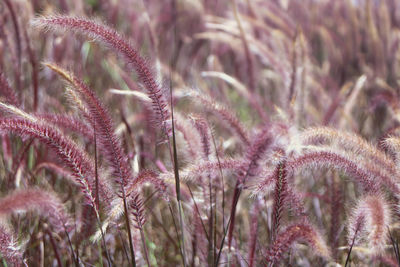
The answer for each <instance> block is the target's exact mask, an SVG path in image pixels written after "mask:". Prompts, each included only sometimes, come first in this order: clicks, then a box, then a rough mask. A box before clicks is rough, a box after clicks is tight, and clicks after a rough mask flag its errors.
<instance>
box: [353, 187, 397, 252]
mask: <svg viewBox="0 0 400 267" xmlns="http://www.w3.org/2000/svg"><path fill="white" fill-rule="evenodd" d="M390 220H391V214H390V207H389V205H388V204H387V203H386V200H385V198H384V197H383V196H381V195H369V196H366V197H364V198H362V199H360V200H359V201H358V203H357V205H356V207H355V209H354V210H353V211H352V214H351V216H350V219H349V221H348V236H347V237H348V243H349V244H350V245H351V244H352V243H353V244H354V245H357V244H360V243H362V242H363V241H365V242H366V243H367V244H368V247H369V248H370V249H371V252H372V253H373V254H380V253H382V252H383V250H384V247H385V245H386V241H387V237H388V229H389V224H390ZM353 240H354V242H353Z"/></svg>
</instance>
